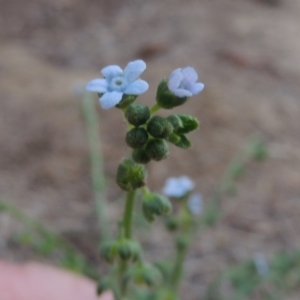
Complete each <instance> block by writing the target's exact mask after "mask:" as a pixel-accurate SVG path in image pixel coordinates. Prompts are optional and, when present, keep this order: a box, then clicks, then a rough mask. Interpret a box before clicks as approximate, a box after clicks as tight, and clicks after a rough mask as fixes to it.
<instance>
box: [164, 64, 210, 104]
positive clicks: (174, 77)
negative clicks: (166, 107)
mask: <svg viewBox="0 0 300 300" xmlns="http://www.w3.org/2000/svg"><path fill="white" fill-rule="evenodd" d="M197 80H198V74H197V72H196V71H195V69H194V68H192V67H186V68H183V69H181V68H180V69H176V70H174V71H173V72H172V74H171V75H170V77H169V81H168V88H169V90H170V91H171V92H172V93H173V94H174V95H176V96H177V97H180V98H183V97H191V96H193V95H196V94H198V93H200V92H201V91H202V90H203V89H204V84H203V83H202V82H197Z"/></svg>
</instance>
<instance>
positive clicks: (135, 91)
mask: <svg viewBox="0 0 300 300" xmlns="http://www.w3.org/2000/svg"><path fill="white" fill-rule="evenodd" d="M148 88H149V84H148V83H147V82H146V81H144V80H141V79H138V80H136V81H134V82H132V83H130V84H129V85H128V86H127V87H126V89H125V90H124V94H127V95H140V94H143V93H145V92H146V91H147V90H148Z"/></svg>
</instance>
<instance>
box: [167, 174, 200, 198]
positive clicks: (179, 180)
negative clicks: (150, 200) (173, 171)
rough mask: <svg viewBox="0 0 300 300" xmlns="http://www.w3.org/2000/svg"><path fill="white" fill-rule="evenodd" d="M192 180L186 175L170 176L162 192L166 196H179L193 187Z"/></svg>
mask: <svg viewBox="0 0 300 300" xmlns="http://www.w3.org/2000/svg"><path fill="white" fill-rule="evenodd" d="M194 185H195V184H194V182H193V181H192V180H191V179H190V178H189V177H187V176H180V177H170V178H168V179H167V181H166V183H165V186H164V188H163V194H165V195H166V196H168V197H175V198H180V197H183V196H184V195H186V194H187V193H188V192H190V191H191V190H192V189H193V188H194Z"/></svg>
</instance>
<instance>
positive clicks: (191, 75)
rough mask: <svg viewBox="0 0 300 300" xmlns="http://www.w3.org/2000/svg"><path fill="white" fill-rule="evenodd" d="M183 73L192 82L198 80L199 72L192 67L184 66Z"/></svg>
mask: <svg viewBox="0 0 300 300" xmlns="http://www.w3.org/2000/svg"><path fill="white" fill-rule="evenodd" d="M181 73H182V75H183V78H184V79H185V80H186V81H188V82H190V83H195V82H196V81H197V80H198V74H197V72H196V71H195V69H194V68H192V67H186V68H183V69H182V70H181Z"/></svg>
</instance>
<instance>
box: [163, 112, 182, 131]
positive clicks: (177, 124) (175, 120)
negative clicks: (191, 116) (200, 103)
mask: <svg viewBox="0 0 300 300" xmlns="http://www.w3.org/2000/svg"><path fill="white" fill-rule="evenodd" d="M167 119H168V121H169V122H170V123H171V124H172V125H173V128H174V131H176V130H177V129H179V128H182V127H183V123H182V121H181V119H180V118H179V116H178V115H169V116H168V117H167Z"/></svg>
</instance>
